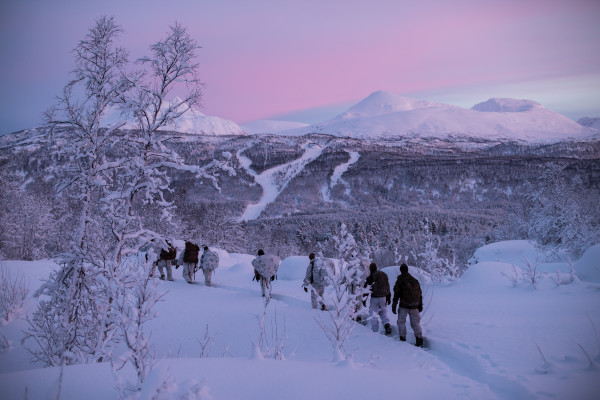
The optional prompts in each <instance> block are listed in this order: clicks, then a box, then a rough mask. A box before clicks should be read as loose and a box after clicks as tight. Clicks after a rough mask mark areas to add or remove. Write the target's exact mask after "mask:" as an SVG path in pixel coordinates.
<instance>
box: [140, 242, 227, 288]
mask: <svg viewBox="0 0 600 400" xmlns="http://www.w3.org/2000/svg"><path fill="white" fill-rule="evenodd" d="M153 246H154V247H155V248H154V250H155V252H156V250H157V248H160V250H159V251H158V259H157V260H156V261H155V262H154V263H153V267H152V271H151V275H154V270H155V267H158V272H159V273H160V279H162V280H164V279H165V276H166V279H167V280H169V281H173V265H175V269H177V268H179V266H183V279H185V281H186V282H187V283H190V284H191V283H194V281H195V275H196V271H198V270H199V269H201V270H202V272H203V274H204V284H205V285H206V286H212V276H213V273H214V271H215V270H216V269H217V268H218V267H219V255H218V254H217V253H216V252H215V251H212V250H210V249H209V248H208V246H204V252H203V253H202V256H200V257H198V256H199V253H200V246H198V245H197V244H195V243H193V242H191V241H186V242H185V248H184V249H183V251H181V252H180V253H179V257H177V249H176V248H175V246H173V245H172V244H171V243H170V242H169V241H168V240H165V245H164V246H157V245H156V244H154V243H153ZM145 250H146V251H147V250H148V249H145Z"/></svg>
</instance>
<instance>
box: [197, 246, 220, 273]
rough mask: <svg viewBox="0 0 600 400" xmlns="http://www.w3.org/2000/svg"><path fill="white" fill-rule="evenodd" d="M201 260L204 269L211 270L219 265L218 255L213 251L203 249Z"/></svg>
mask: <svg viewBox="0 0 600 400" xmlns="http://www.w3.org/2000/svg"><path fill="white" fill-rule="evenodd" d="M201 261H202V262H201V264H202V266H201V267H202V269H204V270H206V271H212V270H215V269H217V268H218V267H219V255H218V254H217V253H215V252H214V251H205V252H204V254H202V258H201Z"/></svg>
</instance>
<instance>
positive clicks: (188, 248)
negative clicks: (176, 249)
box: [183, 242, 200, 263]
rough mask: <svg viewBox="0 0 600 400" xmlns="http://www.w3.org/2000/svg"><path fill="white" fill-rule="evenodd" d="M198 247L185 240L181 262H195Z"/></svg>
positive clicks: (196, 260) (198, 250)
mask: <svg viewBox="0 0 600 400" xmlns="http://www.w3.org/2000/svg"><path fill="white" fill-rule="evenodd" d="M199 252H200V247H199V246H198V245H197V244H194V243H192V242H185V251H184V252H183V262H186V263H197V262H198V253H199Z"/></svg>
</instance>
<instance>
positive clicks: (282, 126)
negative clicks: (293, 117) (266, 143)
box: [241, 119, 309, 135]
mask: <svg viewBox="0 0 600 400" xmlns="http://www.w3.org/2000/svg"><path fill="white" fill-rule="evenodd" d="M306 126H309V125H308V124H305V123H303V122H295V121H276V120H268V119H265V120H258V121H252V122H248V123H246V124H243V125H241V128H242V129H243V131H244V132H246V133H247V134H250V135H255V134H262V133H266V134H269V133H278V132H281V131H286V130H288V129H296V128H304V127H306Z"/></svg>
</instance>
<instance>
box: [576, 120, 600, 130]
mask: <svg viewBox="0 0 600 400" xmlns="http://www.w3.org/2000/svg"><path fill="white" fill-rule="evenodd" d="M577 123H578V124H579V125H581V126H585V127H587V128H592V129H596V130H599V131H600V117H596V118H590V117H583V118H580V119H579V120H577Z"/></svg>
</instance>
